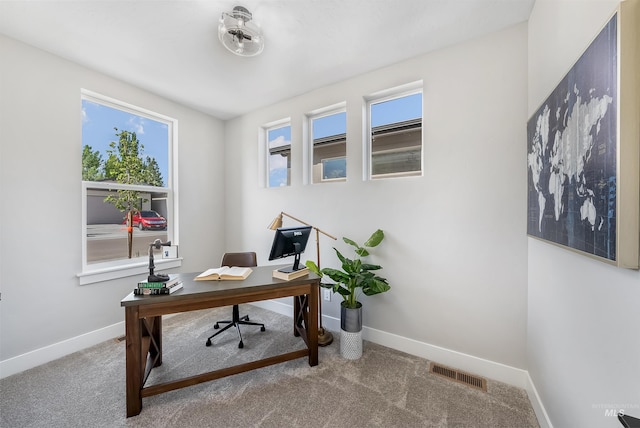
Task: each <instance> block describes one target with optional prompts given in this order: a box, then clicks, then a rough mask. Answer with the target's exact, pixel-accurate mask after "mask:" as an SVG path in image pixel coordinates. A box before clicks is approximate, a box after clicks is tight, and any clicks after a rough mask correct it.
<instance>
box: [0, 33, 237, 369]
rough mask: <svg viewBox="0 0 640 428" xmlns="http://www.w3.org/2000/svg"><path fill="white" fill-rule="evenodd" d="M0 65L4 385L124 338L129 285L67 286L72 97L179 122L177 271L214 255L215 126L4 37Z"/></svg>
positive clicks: (77, 161) (76, 200) (75, 148)
mask: <svg viewBox="0 0 640 428" xmlns="http://www.w3.org/2000/svg"><path fill="white" fill-rule="evenodd" d="M0 57H1V58H2V60H1V61H0V72H1V77H0V85H1V86H0V195H1V198H0V203H1V204H2V205H1V206H0V291H1V292H2V300H1V301H0V339H1V342H0V343H1V346H0V361H1V362H2V366H1V367H2V373H0V374H1V375H2V376H6V375H8V374H11V372H14V371H15V370H19V369H20V368H21V367H23V364H27V365H29V364H35V363H40V362H44V361H43V359H48V358H49V357H50V356H56V355H60V354H65V353H67V352H70V351H73V350H75V349H77V348H79V347H80V348H81V347H84V346H88V345H90V344H92V343H93V342H95V341H96V340H97V341H100V340H105V336H106V337H113V336H115V335H116V334H123V333H124V327H123V320H124V311H123V310H122V309H121V307H120V300H121V299H122V298H123V297H124V296H125V295H127V294H128V293H129V292H130V291H131V290H132V289H133V286H132V284H135V281H136V279H134V278H132V277H130V278H125V279H122V280H117V281H110V282H102V283H96V284H92V285H85V286H80V285H79V284H78V278H77V277H76V274H77V273H79V272H80V270H81V257H82V256H81V243H82V237H81V227H80V226H81V212H82V210H81V203H82V198H81V186H80V180H81V147H82V144H81V132H80V131H81V115H80V113H81V112H80V88H86V89H89V90H92V91H95V92H98V93H102V94H104V95H107V96H110V97H113V98H117V99H120V100H122V101H125V102H128V103H131V104H134V105H137V106H139V107H143V108H146V109H149V110H152V111H156V112H158V113H162V114H165V115H168V116H171V117H174V118H176V119H178V121H179V122H178V123H179V183H180V187H179V198H180V204H181V206H182V207H188V209H185V208H183V209H181V210H180V220H179V221H180V238H181V239H180V255H181V256H183V257H184V259H185V260H184V264H183V268H182V270H183V271H196V270H199V269H201V268H202V266H208V265H210V264H211V263H212V262H213V260H215V261H216V263H217V260H219V257H220V254H221V252H222V248H223V245H222V244H223V243H222V241H223V238H222V236H223V234H224V212H223V210H222V209H221V207H220V203H219V201H220V200H222V199H223V198H224V187H223V181H224V174H223V170H222V161H221V160H219V159H221V158H222V157H223V155H224V150H223V148H224V146H223V142H224V141H223V137H224V123H223V122H221V121H220V120H217V119H214V118H212V117H210V116H207V115H204V114H202V113H199V112H196V111H194V110H190V109H188V108H185V107H183V106H180V105H178V104H176V103H173V102H171V101H168V100H166V99H163V98H160V97H158V96H156V95H153V94H150V93H147V92H144V91H142V90H140V89H137V88H135V87H132V86H130V85H126V84H124V83H122V82H120V81H117V80H114V79H112V78H109V77H107V76H104V75H102V74H100V73H97V72H94V71H91V70H88V69H86V68H83V67H80V66H78V65H76V64H74V63H71V62H68V61H65V60H63V59H61V58H59V57H55V56H53V55H50V54H48V53H45V52H43V51H40V50H37V49H34V48H32V47H29V46H26V45H24V44H21V43H18V42H16V41H14V40H12V39H9V38H6V37H4V36H0ZM114 332H118V333H116V334H114ZM65 341H66V342H65ZM47 347H48V348H47Z"/></svg>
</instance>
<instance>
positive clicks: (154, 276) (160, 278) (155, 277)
mask: <svg viewBox="0 0 640 428" xmlns="http://www.w3.org/2000/svg"><path fill="white" fill-rule="evenodd" d="M170 246H171V241H167V242H162V241H161V240H159V239H156V240H155V241H153V242H152V243H151V244H149V277H148V278H147V281H149V282H167V281H169V275H167V274H164V273H153V270H154V269H155V267H156V266H155V265H154V264H153V249H154V248H155V249H156V250H159V249H160V247H170Z"/></svg>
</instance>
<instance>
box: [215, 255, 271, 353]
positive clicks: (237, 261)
mask: <svg viewBox="0 0 640 428" xmlns="http://www.w3.org/2000/svg"><path fill="white" fill-rule="evenodd" d="M220 265H221V266H240V267H251V266H258V259H257V257H256V253H254V252H244V253H225V254H224V255H223V256H222V263H221V264H220ZM231 317H232V319H230V320H225V321H218V322H216V323H215V324H214V325H213V328H215V329H219V328H220V323H222V324H227V325H226V326H225V327H223V328H222V330H220V331H217V332H215V333H214V334H212V335H211V336H209V338H208V339H207V343H206V345H207V346H211V339H213V338H214V337H216V336H217V335H219V334H220V333H222V332H223V331H225V330H227V329H229V328H231V327H235V328H236V329H237V330H238V336H239V337H240V343H239V344H238V348H244V343H243V342H242V334H241V333H240V325H241V324H242V325H259V326H260V331H264V330H265V329H264V324H262V323H258V322H251V321H249V315H245V316H243V317H240V310H239V308H238V305H233V311H232V315H231Z"/></svg>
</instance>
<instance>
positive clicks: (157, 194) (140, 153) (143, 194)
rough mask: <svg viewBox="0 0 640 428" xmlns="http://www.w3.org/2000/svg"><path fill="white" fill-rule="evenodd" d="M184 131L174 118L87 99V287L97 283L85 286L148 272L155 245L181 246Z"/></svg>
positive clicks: (99, 98)
mask: <svg viewBox="0 0 640 428" xmlns="http://www.w3.org/2000/svg"><path fill="white" fill-rule="evenodd" d="M176 126H177V122H176V121H175V120H174V119H171V118H168V117H166V116H162V115H160V114H157V113H153V112H150V111H148V110H144V109H141V108H137V107H134V106H132V105H129V104H125V103H122V102H119V101H117V100H113V99H110V98H107V97H104V96H101V95H98V94H95V93H91V92H89V91H83V92H82V148H81V150H82V191H83V192H82V193H83V274H82V275H81V283H88V282H94V280H92V279H86V278H85V277H87V276H89V277H90V276H91V275H92V274H93V273H94V272H105V271H109V272H115V271H119V270H123V269H131V268H132V267H137V268H138V269H142V270H143V271H144V269H146V267H147V264H148V252H149V248H150V243H152V242H154V241H155V240H156V239H160V240H162V241H163V242H166V241H168V240H173V242H174V243H175V240H174V236H176V234H177V228H176V224H175V207H174V198H173V194H174V187H175V186H174V184H173V176H172V174H173V172H174V171H173V165H174V162H175V159H174V156H173V148H174V145H175V144H176V141H174V131H175V128H176ZM156 251H157V252H158V254H157V257H154V258H155V259H156V260H157V262H156V263H155V264H156V265H159V264H160V265H161V264H162V261H161V259H162V255H161V253H160V252H159V250H156ZM157 267H158V268H159V269H160V267H159V266H157ZM129 274H131V273H130V272H129ZM118 276H122V275H117V274H116V275H112V276H110V277H108V278H106V279H110V278H113V277H118ZM82 278H85V279H84V280H82ZM102 279H104V277H100V279H95V280H102Z"/></svg>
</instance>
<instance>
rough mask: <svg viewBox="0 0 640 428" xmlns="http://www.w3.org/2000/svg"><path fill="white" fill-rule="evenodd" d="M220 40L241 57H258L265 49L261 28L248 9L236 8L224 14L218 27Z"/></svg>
mask: <svg viewBox="0 0 640 428" xmlns="http://www.w3.org/2000/svg"><path fill="white" fill-rule="evenodd" d="M218 39H220V42H221V43H222V45H223V46H224V47H225V48H227V50H229V51H230V52H232V53H234V54H236V55H239V56H256V55H259V54H260V53H261V52H262V50H263V49H264V37H262V30H261V29H260V26H259V25H258V24H256V23H255V21H254V20H253V15H252V14H251V12H249V10H248V9H247V8H246V7H243V6H235V7H234V8H233V10H232V11H231V12H222V16H221V17H220V24H219V25H218Z"/></svg>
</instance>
